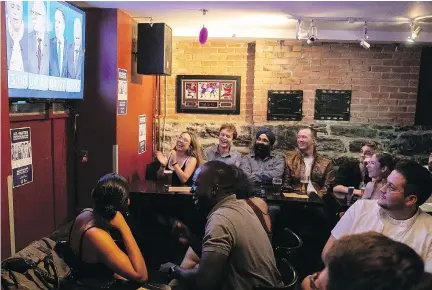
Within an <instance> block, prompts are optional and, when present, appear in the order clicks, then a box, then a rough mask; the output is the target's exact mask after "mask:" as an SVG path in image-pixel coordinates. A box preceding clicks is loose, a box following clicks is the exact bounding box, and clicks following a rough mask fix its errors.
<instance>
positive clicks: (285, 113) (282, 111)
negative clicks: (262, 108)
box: [267, 90, 303, 121]
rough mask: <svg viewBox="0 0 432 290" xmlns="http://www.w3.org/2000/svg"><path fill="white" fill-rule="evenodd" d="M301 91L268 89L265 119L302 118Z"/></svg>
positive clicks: (295, 119) (291, 119)
mask: <svg viewBox="0 0 432 290" xmlns="http://www.w3.org/2000/svg"><path fill="white" fill-rule="evenodd" d="M302 106H303V91H299V90H270V91H268V102H267V120H269V121H300V120H301V119H302Z"/></svg>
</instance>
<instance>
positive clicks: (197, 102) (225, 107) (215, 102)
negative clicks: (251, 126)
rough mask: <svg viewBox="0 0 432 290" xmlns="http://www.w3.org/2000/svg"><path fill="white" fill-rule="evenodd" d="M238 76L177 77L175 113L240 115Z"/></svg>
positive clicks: (239, 78)
mask: <svg viewBox="0 0 432 290" xmlns="http://www.w3.org/2000/svg"><path fill="white" fill-rule="evenodd" d="M240 86H241V77H240V76H220V75H178V76H177V83H176V103H177V104H176V108H177V113H197V114H225V115H240V93H241V92H240Z"/></svg>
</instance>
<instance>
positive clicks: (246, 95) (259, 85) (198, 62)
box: [161, 41, 432, 161]
mask: <svg viewBox="0 0 432 290" xmlns="http://www.w3.org/2000/svg"><path fill="white" fill-rule="evenodd" d="M420 56H421V49H420V48H416V47H403V46H401V47H399V49H398V51H397V52H395V51H394V46H393V45H380V46H373V47H371V49H370V50H365V49H363V48H362V47H361V46H360V45H358V44H336V43H324V44H315V45H312V46H310V45H307V44H302V43H300V42H293V41H291V42H288V41H286V42H283V43H282V45H281V43H280V42H279V41H256V42H253V43H249V44H247V43H240V42H232V41H231V42H212V41H210V42H208V43H206V44H205V45H201V44H199V42H198V41H177V42H174V43H173V75H172V76H170V77H167V115H166V126H165V131H164V133H165V134H162V137H163V138H164V139H163V140H164V141H165V142H164V144H163V146H162V147H164V148H165V149H170V148H172V145H173V144H174V142H175V140H176V137H177V136H178V135H179V134H180V133H181V132H182V131H191V132H195V133H196V134H197V135H198V136H199V139H200V143H201V145H202V147H206V146H208V145H210V144H214V143H217V135H218V128H219V126H220V124H221V123H224V122H232V123H234V124H236V126H237V130H238V131H239V134H240V136H239V138H238V139H237V140H235V141H234V147H235V149H237V150H240V151H242V152H246V151H247V150H248V147H249V144H250V143H251V141H252V140H253V139H254V133H255V132H256V131H257V130H258V129H259V128H260V127H261V126H268V127H271V128H272V130H273V131H274V132H275V133H276V135H277V141H276V144H275V149H276V150H280V151H282V152H283V151H284V150H287V149H290V148H293V147H295V146H296V144H295V135H296V130H297V126H298V125H299V123H306V124H312V123H315V126H316V127H317V128H318V129H319V130H318V144H319V150H320V152H322V153H324V154H326V155H328V156H331V157H333V158H335V160H341V158H342V160H343V158H346V157H354V156H357V155H358V150H359V148H358V145H359V144H361V142H362V141H364V140H367V139H374V140H376V141H378V142H379V143H380V144H381V145H382V148H383V149H384V150H387V151H390V152H393V153H395V154H397V155H404V156H410V157H414V158H416V159H417V160H423V159H425V158H427V156H428V152H429V151H432V143H431V142H432V141H431V140H432V139H431V136H432V135H431V134H432V127H424V126H423V127H421V126H411V125H412V124H413V123H414V117H415V105H416V98H417V87H418V75H419V68H420ZM178 74H209V75H210V74H214V75H217V74H220V75H240V76H241V77H242V86H241V98H242V99H241V110H240V111H241V114H240V115H235V116H227V115H200V114H177V113H176V112H175V110H176V109H175V80H176V76H177V75H178ZM163 81H164V80H163V79H162V82H163ZM274 89H293V90H294V89H296V90H303V92H304V94H303V114H304V117H303V120H302V121H301V122H287V121H284V122H275V121H269V122H268V121H267V120H266V116H267V91H268V90H274ZM316 89H349V90H352V91H353V94H352V105H351V121H349V122H346V121H342V122H340V121H315V120H314V119H313V112H314V99H315V90H316ZM163 92H164V91H163V89H162V104H161V107H162V109H163V108H164V101H163ZM161 113H162V116H163V110H162V112H161ZM366 124H367V125H366ZM413 140H414V141H413ZM413 142H414V143H415V145H413ZM423 161H424V160H423Z"/></svg>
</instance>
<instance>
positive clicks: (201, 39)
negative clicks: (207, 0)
mask: <svg viewBox="0 0 432 290" xmlns="http://www.w3.org/2000/svg"><path fill="white" fill-rule="evenodd" d="M200 11H201V12H202V14H203V15H206V14H207V12H208V10H207V9H200ZM207 38H208V30H207V28H206V27H205V25H203V27H202V28H201V30H200V33H199V37H198V40H199V42H200V43H201V44H204V43H206V42H207Z"/></svg>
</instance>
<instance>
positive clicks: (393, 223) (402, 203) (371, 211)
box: [322, 161, 432, 272]
mask: <svg viewBox="0 0 432 290" xmlns="http://www.w3.org/2000/svg"><path fill="white" fill-rule="evenodd" d="M431 193H432V175H431V174H430V173H429V172H428V170H427V169H426V168H424V167H423V166H421V165H420V164H418V163H417V162H414V161H402V162H400V163H399V164H398V165H397V166H396V168H395V169H394V170H393V171H392V172H391V173H390V175H389V176H388V177H387V183H386V184H385V185H384V186H383V187H382V188H381V197H380V199H379V200H359V201H357V202H356V203H354V205H353V206H351V207H350V208H349V209H348V211H347V212H346V213H345V214H344V215H343V216H342V218H341V220H340V221H339V222H338V224H337V225H336V226H335V227H334V229H333V230H332V232H331V235H330V238H329V239H328V241H327V244H326V245H325V247H324V250H323V253H322V256H323V257H324V256H325V255H326V252H327V251H328V250H329V249H330V248H331V246H332V245H333V243H334V242H335V240H338V239H340V238H341V237H342V236H346V235H351V234H359V233H363V232H368V231H375V232H378V233H382V234H383V235H385V236H387V237H389V238H392V239H394V240H395V241H398V242H401V243H404V244H406V245H408V246H410V247H412V248H413V249H414V250H415V251H416V252H417V253H418V254H419V255H420V257H422V259H423V261H424V262H425V270H426V271H427V272H432V216H430V215H428V214H427V213H425V212H423V211H422V210H421V209H419V206H420V205H422V204H423V203H424V202H425V201H426V200H427V199H428V198H429V196H430V195H431Z"/></svg>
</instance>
